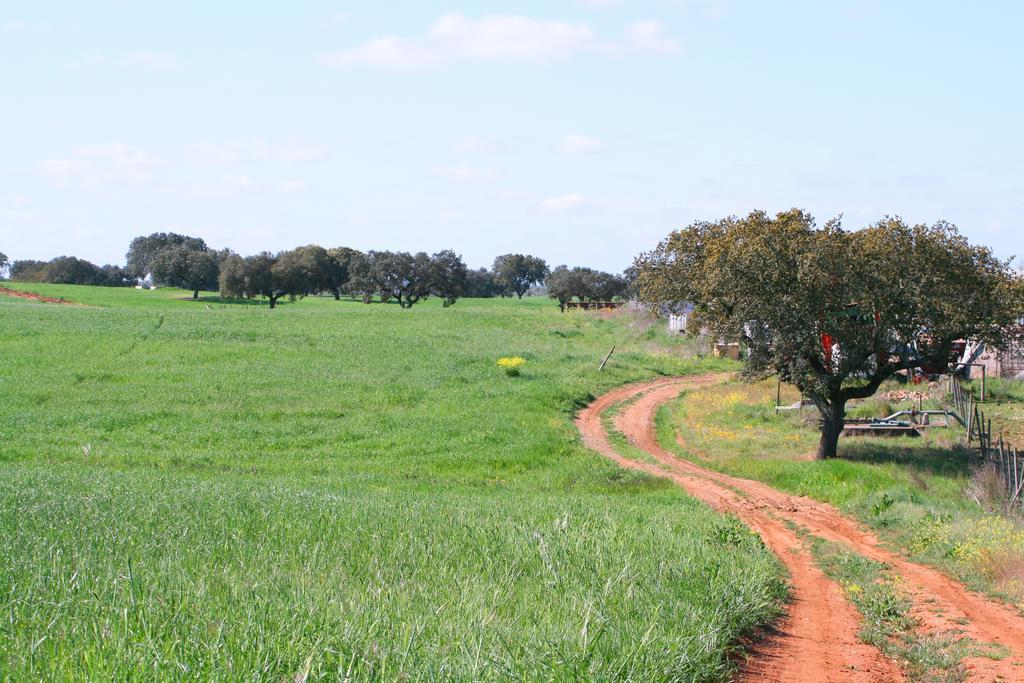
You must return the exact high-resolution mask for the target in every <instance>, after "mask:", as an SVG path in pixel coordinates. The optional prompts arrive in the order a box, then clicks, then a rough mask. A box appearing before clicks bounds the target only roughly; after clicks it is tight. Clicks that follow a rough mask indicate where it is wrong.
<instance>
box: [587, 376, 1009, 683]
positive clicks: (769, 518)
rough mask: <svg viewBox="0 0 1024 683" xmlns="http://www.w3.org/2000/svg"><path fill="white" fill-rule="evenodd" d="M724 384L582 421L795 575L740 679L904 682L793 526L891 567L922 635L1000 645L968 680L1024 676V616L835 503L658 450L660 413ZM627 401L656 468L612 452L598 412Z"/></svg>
mask: <svg viewBox="0 0 1024 683" xmlns="http://www.w3.org/2000/svg"><path fill="white" fill-rule="evenodd" d="M724 378H725V376H723V375H699V376H691V377H676V378H666V379H659V380H654V381H652V382H647V383H644V384H637V385H630V386H626V387H621V388H619V389H616V390H614V391H612V392H609V393H607V394H605V395H603V396H601V397H600V398H598V399H597V400H595V401H594V402H593V403H591V404H590V405H589V406H587V407H586V408H585V409H583V410H582V411H581V412H580V414H579V416H578V418H577V425H578V427H579V429H580V431H581V433H582V434H583V440H584V443H585V444H586V445H587V446H589V447H590V448H592V449H594V450H596V451H598V452H599V453H601V454H603V455H605V456H606V457H608V458H610V459H612V460H614V461H615V462H617V463H618V464H619V465H621V466H622V467H626V468H629V469H634V470H640V471H644V472H647V473H649V474H652V475H655V476H659V477H667V478H669V479H671V480H672V481H674V482H676V483H677V484H679V485H680V486H681V487H683V488H684V489H686V491H687V492H688V493H690V494H691V495H693V496H695V497H697V498H700V499H701V500H703V501H705V502H706V503H708V504H709V505H711V506H712V507H714V508H715V509H717V510H720V511H723V512H728V513H732V514H734V515H736V516H738V517H739V518H740V519H742V520H743V521H744V522H745V523H746V524H748V525H749V526H750V527H751V528H752V529H754V530H755V531H756V532H757V533H758V534H760V536H761V538H762V539H763V540H764V543H765V545H766V546H767V547H768V548H769V549H770V550H771V551H772V552H774V553H775V554H776V555H777V556H778V557H779V559H780V560H781V561H782V562H783V564H785V566H786V568H787V569H788V570H789V573H790V582H791V593H792V597H793V600H792V602H791V604H790V605H789V609H788V613H787V615H786V617H785V618H784V619H783V621H782V622H781V623H780V624H778V625H777V628H776V631H775V633H774V634H772V635H771V636H770V637H769V638H767V639H766V640H765V641H764V642H762V643H760V644H759V645H758V646H757V647H756V648H755V650H754V653H753V655H754V656H753V657H752V658H751V661H750V662H749V664H748V666H747V667H746V668H745V669H744V671H743V672H742V673H741V675H740V678H741V680H749V681H787V682H803V681H806V682H808V683H811V682H814V683H817V682H820V681H893V680H900V679H901V678H902V675H901V672H900V668H899V667H898V666H897V665H896V664H895V663H893V662H891V661H890V660H888V659H887V658H885V657H884V656H883V655H882V654H881V652H880V651H879V650H878V649H876V648H874V647H872V646H869V645H865V644H864V643H862V642H860V640H859V639H858V637H857V632H858V630H859V628H860V617H859V615H858V613H857V611H856V609H855V608H854V607H853V606H852V605H851V604H850V603H849V602H848V601H847V600H846V597H845V596H844V594H843V591H842V589H841V588H840V587H839V586H838V585H836V584H835V583H834V582H833V581H832V580H830V579H829V578H828V577H826V576H825V574H824V573H823V572H822V571H821V570H820V569H819V568H818V567H817V565H816V564H815V563H814V560H813V558H812V556H811V553H810V549H809V548H808V547H806V546H805V543H804V540H803V539H802V538H801V537H800V535H799V534H797V532H796V531H794V530H793V529H792V528H791V526H792V525H793V524H796V525H799V526H801V527H804V528H805V529H807V530H808V531H810V533H812V534H814V535H816V536H819V537H821V538H824V539H826V540H829V541H834V542H837V543H841V544H843V545H845V546H847V547H848V548H850V549H852V550H854V551H855V552H858V553H860V554H861V555H864V556H865V557H868V558H871V559H873V560H876V561H879V562H886V563H888V564H890V565H891V566H892V567H893V569H894V571H895V572H896V573H897V574H899V575H900V577H901V579H902V584H903V586H904V588H905V589H906V590H907V591H908V593H909V595H910V596H911V597H912V599H913V600H914V604H915V607H914V615H915V616H916V617H917V618H918V619H919V620H920V622H921V628H922V629H923V630H925V631H926V632H929V633H936V634H946V633H948V634H961V635H965V636H967V637H969V638H971V639H972V640H975V641H976V642H979V643H998V644H999V645H1001V646H1003V647H1004V648H1005V649H1006V650H1007V651H1008V653H1009V654H1008V656H1006V657H1005V658H1003V659H1000V660H993V659H989V658H985V657H972V658H969V659H968V660H966V661H965V667H966V669H967V671H968V678H969V680H978V681H993V680H1001V681H1017V680H1024V618H1022V617H1020V616H1019V615H1017V614H1016V613H1015V612H1014V611H1012V610H1011V609H1009V608H1008V607H1006V606H1004V605H1001V604H998V603H996V602H993V601H991V600H989V599H987V598H985V597H984V596H981V595H979V594H977V593H974V592H972V591H969V590H967V589H966V588H964V587H963V585H961V584H959V583H957V582H956V581H953V580H952V579H949V578H948V577H946V576H945V575H943V574H941V573H939V572H938V571H937V570H934V569H931V568H930V567H925V566H922V565H919V564H916V563H913V562H910V561H908V560H906V559H905V558H903V557H901V556H899V555H897V554H896V553H893V552H892V551H889V550H887V549H885V548H883V547H882V546H881V545H880V543H879V542H878V539H877V538H876V537H875V536H874V535H873V534H872V533H871V532H870V531H868V530H866V529H865V528H863V527H862V526H861V525H859V524H858V523H856V522H855V521H853V520H852V519H850V518H849V517H846V516H845V515H844V514H842V513H841V512H839V511H838V510H837V509H835V508H833V507H832V506H830V505H826V504H824V503H820V502H818V501H814V500H811V499H809V498H805V497H800V496H793V495H790V494H787V493H783V492H781V491H777V490H775V489H773V488H771V487H770V486H767V485H765V484H762V483H760V482H756V481H751V480H747V479H739V478H736V477H731V476H728V475H724V474H720V473H717V472H712V471H710V470H706V469H704V468H701V467H699V466H697V465H694V464H693V463H691V462H689V461H687V460H683V459H681V458H679V457H677V456H676V455H674V454H673V453H670V452H669V451H667V450H666V449H664V448H662V447H661V445H660V444H659V443H658V442H657V439H656V438H655V434H654V415H655V413H656V412H657V410H658V408H659V407H660V406H661V405H662V404H664V403H666V402H667V401H671V400H673V399H674V398H676V397H677V396H678V395H679V394H680V393H681V392H682V391H691V390H700V388H701V387H706V386H708V385H710V384H714V383H718V382H720V381H723V380H724ZM623 402H629V403H628V404H627V405H625V406H624V407H623V409H622V410H621V411H620V412H619V413H618V414H617V415H616V418H615V427H616V430H617V431H619V432H620V433H622V434H624V435H625V436H626V437H627V438H628V439H629V441H630V442H631V443H633V444H634V445H635V446H637V447H638V448H640V449H642V450H644V451H646V452H647V453H648V454H650V456H652V458H653V459H654V460H655V461H656V463H652V462H641V461H636V460H631V459H628V458H625V457H623V456H622V455H621V454H620V453H618V452H617V451H616V450H615V448H614V447H613V446H612V444H611V441H610V440H609V438H608V434H607V432H606V430H605V427H604V425H603V424H602V419H601V416H602V414H603V413H604V412H605V411H607V410H608V409H610V408H612V407H613V406H616V405H618V404H620V403H623ZM787 525H789V526H787Z"/></svg>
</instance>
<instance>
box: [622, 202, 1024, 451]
mask: <svg viewBox="0 0 1024 683" xmlns="http://www.w3.org/2000/svg"><path fill="white" fill-rule="evenodd" d="M636 267H637V269H638V275H637V285H638V287H639V293H640V297H641V299H643V300H644V301H646V302H649V303H652V304H662V303H666V302H691V303H692V304H693V305H694V309H695V312H696V314H697V316H699V318H700V319H701V322H702V324H703V325H706V326H707V328H708V329H709V330H710V331H711V333H712V334H714V335H716V336H718V337H720V338H722V339H726V340H741V341H743V342H744V343H745V344H746V345H747V348H748V354H747V356H746V360H745V363H746V372H747V373H748V374H749V375H751V376H754V377H764V376H770V375H777V376H778V377H779V378H780V379H781V380H782V381H784V382H788V383H790V384H793V385H794V386H795V387H796V388H797V389H799V390H800V391H801V392H802V394H803V395H804V396H807V397H808V398H810V399H811V400H813V401H814V403H815V405H816V406H817V408H818V410H819V411H820V413H821V415H822V418H823V427H822V435H821V442H820V444H819V449H818V456H819V457H821V458H826V457H834V456H835V455H836V451H837V443H838V438H839V435H840V433H841V432H842V429H843V426H844V420H845V414H846V413H845V406H846V402H847V401H849V400H851V399H857V398H866V397H869V396H871V395H872V394H874V393H875V391H876V390H877V389H878V387H879V386H880V385H881V383H882V382H884V381H885V380H886V379H888V378H890V377H892V376H894V375H895V374H897V373H900V372H903V371H909V372H912V371H915V370H917V369H922V368H942V369H945V368H947V367H948V364H949V362H950V360H951V358H952V356H951V354H952V350H953V345H954V342H956V341H957V340H962V339H974V340H980V341H984V342H988V343H991V344H995V345H1000V344H1002V343H1004V342H1005V341H1006V336H1007V334H1008V330H1010V329H1011V327H1012V326H1013V325H1014V323H1016V322H1017V321H1018V320H1019V318H1020V316H1021V315H1022V314H1024V296H1022V293H1024V286H1022V283H1021V278H1020V276H1019V275H1017V274H1016V273H1015V272H1014V271H1013V270H1012V269H1011V268H1010V266H1009V262H1005V261H1001V260H999V259H998V258H996V257H995V256H994V255H993V254H992V251H991V250H990V249H988V248H987V247H981V246H974V245H971V244H969V243H968V242H967V240H966V239H965V238H964V237H963V236H961V235H960V234H959V232H958V231H957V229H956V227H954V226H953V225H950V224H948V223H945V222H939V223H936V224H935V225H933V226H926V225H913V226H911V225H908V224H906V223H905V222H904V221H903V220H902V219H899V218H885V219H883V220H881V221H879V222H877V223H875V224H873V225H871V226H868V227H867V228H865V229H863V230H858V231H853V232H851V231H847V230H844V229H843V227H842V225H841V222H840V221H839V220H838V219H837V220H832V221H829V222H828V223H827V224H825V225H824V226H823V227H820V228H819V227H817V226H816V225H815V222H814V219H813V218H812V217H811V216H810V215H809V214H808V213H806V212H804V211H802V210H799V209H793V210H790V211H787V212H783V213H780V214H778V215H776V216H775V217H772V216H769V215H768V214H766V213H764V212H760V211H756V212H753V213H751V214H750V215H748V216H746V217H744V218H735V217H732V218H726V219H723V220H721V221H717V222H713V223H712V222H699V223H694V224H692V225H690V226H688V227H686V228H683V229H681V230H677V231H675V232H673V233H672V234H671V235H669V237H668V238H667V239H666V240H664V241H663V242H661V244H659V245H658V247H657V248H656V249H655V250H654V251H652V252H650V253H647V254H643V255H641V256H640V257H639V258H638V259H637V261H636Z"/></svg>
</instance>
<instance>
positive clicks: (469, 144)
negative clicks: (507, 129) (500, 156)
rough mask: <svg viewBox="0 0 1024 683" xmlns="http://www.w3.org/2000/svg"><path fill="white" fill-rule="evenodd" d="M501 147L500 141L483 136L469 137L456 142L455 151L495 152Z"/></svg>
mask: <svg viewBox="0 0 1024 683" xmlns="http://www.w3.org/2000/svg"><path fill="white" fill-rule="evenodd" d="M501 147H502V143H501V142H500V141H499V140H497V139H495V138H489V137H485V136H481V135H467V136H465V137H463V138H460V139H459V140H457V141H456V142H455V151H457V152H466V153H481V152H494V151H497V150H498V149H500V148H501Z"/></svg>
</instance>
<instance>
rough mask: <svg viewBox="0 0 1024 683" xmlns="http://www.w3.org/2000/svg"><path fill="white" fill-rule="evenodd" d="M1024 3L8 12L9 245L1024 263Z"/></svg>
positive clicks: (624, 2) (3, 80)
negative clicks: (703, 231) (900, 230)
mask: <svg viewBox="0 0 1024 683" xmlns="http://www.w3.org/2000/svg"><path fill="white" fill-rule="evenodd" d="M1022 25H1024V3H1018V2H998V1H994V0H993V1H990V2H983V3H965V2H961V1H957V2H951V1H941V0H940V1H929V2H925V1H914V0H906V1H899V2H895V1H888V2H883V1H878V2H875V1H872V0H813V1H806V2H803V1H799V0H792V1H790V0H787V1H786V2H767V1H765V0H761V1H753V0H751V1H743V0H534V1H525V0H524V1H520V2H489V1H484V0H476V1H474V2H465V1H464V2H457V1H455V0H444V1H441V2H435V1H433V0H416V1H415V2H414V1H407V2H372V3H371V2H355V1H349V2H346V1H344V0H334V1H326V0H325V1H308V2H302V1H298V0H297V1H296V2H288V3H278V2H262V1H260V2H257V1H253V0H250V1H249V2H232V1H229V0H219V1H218V2H208V1H196V2H193V1H189V0H177V1H175V2H139V1H134V0H133V1H131V2H128V1H108V0H91V1H90V2H88V3H83V2H78V1H68V2H52V1H47V0H35V1H34V2H32V3H28V2H14V1H13V0H4V1H2V2H0V92H2V93H3V97H2V99H0V150H2V153H0V251H2V252H4V253H6V254H7V255H8V256H10V257H11V258H12V259H18V258H36V259H49V258H52V257H54V256H58V255H62V254H68V255H75V256H79V257H82V258H87V259H89V260H91V261H94V262H96V263H100V264H102V263H123V262H124V254H125V251H126V250H127V246H128V243H129V241H130V240H131V239H132V237H134V236H136V235H141V234H149V233H151V232H156V231H174V232H182V233H186V234H190V235H195V236H199V237H202V238H203V239H205V240H206V241H207V243H208V244H209V245H210V246H211V247H215V248H222V247H229V248H231V249H233V250H235V251H237V252H239V253H241V254H243V255H245V254H251V253H255V252H259V251H263V250H271V251H277V250H282V249H287V248H291V247H294V246H298V245H302V244H309V243H317V244H321V245H323V246H326V247H332V246H342V245H344V246H351V247H355V248H357V249H362V250H367V249H391V250H402V251H412V252H415V251H427V252H435V251H438V250H440V249H445V248H452V249H454V250H456V251H457V252H458V253H461V254H462V255H463V257H464V259H465V260H466V262H467V263H468V264H469V265H470V266H473V267H479V266H484V265H489V264H490V262H491V261H492V260H493V258H494V256H495V255H497V254H501V253H507V252H523V253H532V254H535V255H538V256H541V257H543V258H545V259H546V260H547V261H548V262H549V263H550V264H551V265H552V266H554V265H556V264H562V263H565V264H568V265H586V266H591V267H597V268H601V269H605V270H610V271H616V272H618V271H621V270H622V269H624V268H626V267H627V266H629V265H630V263H631V262H632V259H633V257H634V256H636V255H637V254H638V253H640V252H642V251H645V250H648V249H651V248H653V247H654V246H655V245H656V244H657V243H658V241H659V240H660V239H662V238H664V237H665V236H666V235H668V233H669V232H671V231H672V230H673V229H674V228H677V227H681V226H683V225H686V224H688V223H691V222H693V221H696V220H715V219H718V218H721V217H724V216H728V215H741V214H744V213H747V212H749V211H751V210H753V209H763V210H766V211H769V212H776V211H781V210H785V209H787V208H790V207H794V206H796V207H802V208H805V209H807V210H809V211H810V212H811V213H812V214H814V215H815V216H816V217H817V219H818V221H819V223H824V222H825V221H826V220H828V219H829V218H832V217H833V216H836V215H839V214H842V215H843V220H844V225H845V226H846V227H848V228H851V229H853V228H858V227H863V226H865V225H867V224H870V223H871V222H873V221H876V220H878V219H880V218H882V217H883V216H885V215H900V216H902V217H903V218H904V219H906V220H907V221H908V222H912V223H918V222H924V223H932V222H934V221H936V220H938V219H946V220H949V221H951V222H953V223H955V224H956V225H958V226H959V227H960V229H961V231H962V232H963V233H964V234H966V235H967V236H968V237H969V238H970V239H971V240H972V241H973V242H977V243H982V244H986V245H988V246H991V247H992V248H993V249H994V250H995V251H996V253H997V254H999V255H1000V256H1002V257H1006V258H1008V257H1010V256H1012V255H1020V254H1024V227H1022V216H1024V88H1022V87H1021V79H1022V78H1024V76H1022V74H1024V41H1021V40H1020V35H1019V32H1020V27H1021V26H1022Z"/></svg>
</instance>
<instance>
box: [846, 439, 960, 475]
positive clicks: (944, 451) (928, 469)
mask: <svg viewBox="0 0 1024 683" xmlns="http://www.w3.org/2000/svg"><path fill="white" fill-rule="evenodd" d="M839 458H840V459H842V460H850V461H853V462H865V463H870V464H872V465H882V464H886V463H892V464H895V465H900V466H901V467H907V468H909V469H912V470H916V471H918V472H920V473H927V474H933V475H941V476H946V477H957V476H968V475H970V473H971V468H972V466H973V465H975V464H976V463H977V456H976V455H975V453H974V451H973V450H971V449H968V448H967V447H965V446H959V445H951V446H943V445H938V444H925V443H915V444H907V443H906V442H905V441H900V440H898V439H896V438H893V439H866V438H860V439H858V440H856V441H854V440H848V441H846V442H845V443H843V444H841V446H840V448H839Z"/></svg>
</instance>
